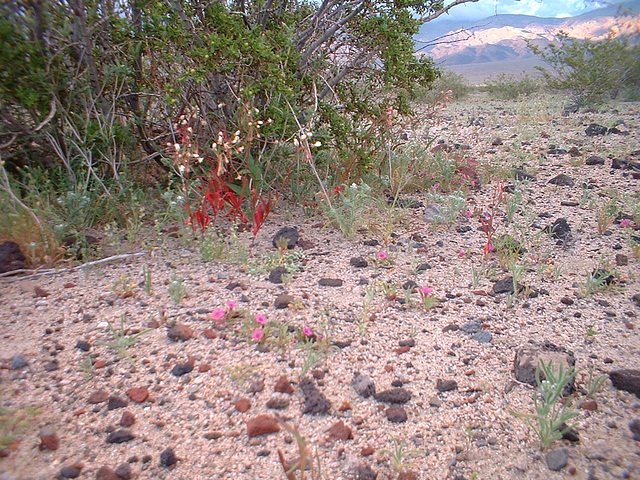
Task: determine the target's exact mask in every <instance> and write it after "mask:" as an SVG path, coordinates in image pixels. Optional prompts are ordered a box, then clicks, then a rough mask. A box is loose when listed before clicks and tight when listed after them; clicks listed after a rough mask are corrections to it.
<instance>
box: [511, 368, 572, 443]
mask: <svg viewBox="0 0 640 480" xmlns="http://www.w3.org/2000/svg"><path fill="white" fill-rule="evenodd" d="M575 376H576V371H575V369H574V368H573V367H570V368H568V369H565V367H564V365H563V364H562V363H560V365H559V366H558V369H557V371H556V369H555V368H554V366H553V362H551V361H549V363H548V364H545V362H544V361H543V360H542V359H541V360H540V362H539V364H538V366H537V368H536V384H537V386H538V389H537V391H536V393H535V394H534V396H533V405H534V409H535V411H536V413H535V414H527V413H519V412H516V411H514V410H513V409H511V408H510V407H509V412H510V413H511V414H512V415H513V416H515V417H516V418H518V419H520V420H522V421H523V422H524V423H526V424H527V425H529V427H531V428H532V429H533V431H534V432H535V433H536V434H537V435H538V438H539V439H540V443H541V444H542V447H543V448H547V447H548V446H549V445H551V444H552V443H553V442H555V441H556V440H560V439H561V438H562V436H563V435H564V434H565V433H566V432H568V431H569V430H571V428H573V427H574V426H575V424H568V423H567V422H569V421H571V420H573V419H574V418H575V417H577V416H578V415H579V414H578V412H577V411H576V407H575V405H574V403H573V402H572V400H571V399H570V398H569V399H567V400H566V401H565V402H564V403H561V402H560V398H561V397H562V392H563V391H564V389H565V388H566V386H567V385H568V384H569V382H571V381H572V380H573V379H574V378H575Z"/></svg>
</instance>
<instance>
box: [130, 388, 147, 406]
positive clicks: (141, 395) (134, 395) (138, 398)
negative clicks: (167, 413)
mask: <svg viewBox="0 0 640 480" xmlns="http://www.w3.org/2000/svg"><path fill="white" fill-rule="evenodd" d="M126 393H127V397H129V398H130V399H131V401H132V402H136V403H142V402H144V401H145V400H146V399H147V398H149V390H147V389H146V388H144V387H132V388H130V389H129V390H127V392H126Z"/></svg>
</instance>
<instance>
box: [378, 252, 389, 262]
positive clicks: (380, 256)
mask: <svg viewBox="0 0 640 480" xmlns="http://www.w3.org/2000/svg"><path fill="white" fill-rule="evenodd" d="M378 258H379V259H380V260H385V259H386V258H387V252H384V251H382V252H378Z"/></svg>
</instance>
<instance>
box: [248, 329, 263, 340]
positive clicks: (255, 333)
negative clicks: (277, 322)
mask: <svg viewBox="0 0 640 480" xmlns="http://www.w3.org/2000/svg"><path fill="white" fill-rule="evenodd" d="M262 337H264V332H263V331H262V330H260V329H256V330H254V331H253V335H252V336H251V339H252V340H253V341H254V342H259V341H260V340H262Z"/></svg>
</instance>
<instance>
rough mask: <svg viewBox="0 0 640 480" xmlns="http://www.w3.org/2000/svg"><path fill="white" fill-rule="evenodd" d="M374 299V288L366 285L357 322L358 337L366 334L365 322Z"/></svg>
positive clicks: (367, 319)
mask: <svg viewBox="0 0 640 480" xmlns="http://www.w3.org/2000/svg"><path fill="white" fill-rule="evenodd" d="M375 298H376V286H375V285H373V284H372V285H368V286H367V289H366V290H365V293H364V298H363V300H362V313H361V314H360V318H359V320H360V321H359V322H358V330H359V332H360V335H364V334H365V333H366V332H367V322H368V321H369V313H370V310H371V304H372V303H373V300H374V299H375Z"/></svg>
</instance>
